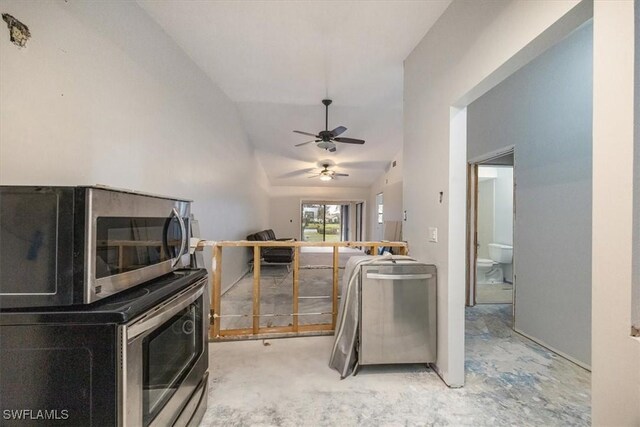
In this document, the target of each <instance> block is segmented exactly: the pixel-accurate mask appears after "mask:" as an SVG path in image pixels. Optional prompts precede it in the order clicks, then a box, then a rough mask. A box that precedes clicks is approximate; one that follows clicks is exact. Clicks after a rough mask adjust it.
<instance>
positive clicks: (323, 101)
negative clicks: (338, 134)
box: [322, 99, 333, 132]
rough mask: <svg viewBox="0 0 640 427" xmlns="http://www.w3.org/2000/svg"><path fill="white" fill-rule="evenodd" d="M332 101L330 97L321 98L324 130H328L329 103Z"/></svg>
mask: <svg viewBox="0 0 640 427" xmlns="http://www.w3.org/2000/svg"><path fill="white" fill-rule="evenodd" d="M332 102H333V101H331V100H330V99H323V100H322V103H323V104H324V109H325V115H324V130H325V131H327V132H328V131H329V105H331V103H332Z"/></svg>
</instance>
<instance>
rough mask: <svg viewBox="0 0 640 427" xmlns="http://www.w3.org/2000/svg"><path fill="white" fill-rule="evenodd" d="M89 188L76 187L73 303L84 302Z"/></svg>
mask: <svg viewBox="0 0 640 427" xmlns="http://www.w3.org/2000/svg"><path fill="white" fill-rule="evenodd" d="M86 194H87V189H86V188H84V187H78V188H76V189H75V194H74V201H73V210H74V215H73V231H74V233H73V283H74V292H73V303H74V304H84V288H85V286H84V285H85V281H84V269H85V265H84V261H85V247H84V240H85V233H86V230H87V224H86V223H85V216H86V200H87V197H86Z"/></svg>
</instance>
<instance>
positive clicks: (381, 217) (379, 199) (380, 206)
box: [376, 193, 384, 224]
mask: <svg viewBox="0 0 640 427" xmlns="http://www.w3.org/2000/svg"><path fill="white" fill-rule="evenodd" d="M376 205H378V224H382V223H383V220H384V215H383V211H384V204H383V201H382V193H378V194H377V195H376Z"/></svg>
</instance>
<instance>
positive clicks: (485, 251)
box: [477, 179, 495, 259]
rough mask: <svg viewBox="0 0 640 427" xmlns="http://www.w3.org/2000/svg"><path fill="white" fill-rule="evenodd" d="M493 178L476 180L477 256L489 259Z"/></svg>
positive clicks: (493, 195)
mask: <svg viewBox="0 0 640 427" xmlns="http://www.w3.org/2000/svg"><path fill="white" fill-rule="evenodd" d="M494 190H495V179H485V180H478V227H477V231H478V245H479V246H478V258H484V259H489V246H488V245H489V243H492V242H493V233H494V229H493V224H494V220H495V215H494V208H495V194H494Z"/></svg>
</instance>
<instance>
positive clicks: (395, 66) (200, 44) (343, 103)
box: [138, 0, 450, 187]
mask: <svg viewBox="0 0 640 427" xmlns="http://www.w3.org/2000/svg"><path fill="white" fill-rule="evenodd" d="M138 3H139V4H140V5H141V7H142V8H143V9H144V10H146V11H147V13H149V15H151V17H152V18H153V19H155V20H156V21H157V22H158V23H159V24H160V26H161V27H162V28H163V29H164V30H165V31H166V32H167V33H168V34H169V35H170V36H171V37H172V38H173V39H174V40H175V41H176V42H177V43H178V45H180V46H181V48H182V49H183V50H184V51H185V52H186V53H187V54H188V55H189V56H190V57H191V58H192V59H193V61H194V62H195V63H196V64H197V65H198V66H199V67H200V68H201V69H202V70H204V72H205V73H207V74H208V75H209V77H210V78H211V79H212V80H213V81H214V82H215V83H216V84H217V85H218V86H219V87H220V88H221V89H222V90H223V91H224V92H225V93H226V94H227V96H228V97H229V98H230V99H231V100H232V101H233V102H235V103H236V105H237V108H238V111H239V113H240V116H241V118H242V121H243V126H244V128H245V130H246V132H247V135H248V137H249V139H250V141H251V143H252V145H253V146H254V147H255V150H256V155H257V156H258V159H259V161H260V163H261V164H262V166H263V167H264V169H265V172H266V174H267V176H268V177H269V181H270V183H271V185H274V186H280V185H292V186H303V185H304V186H309V185H313V186H326V185H328V186H343V187H368V186H370V185H371V184H372V183H373V182H374V181H375V180H376V179H377V178H378V177H379V176H380V175H381V174H382V173H383V172H384V170H385V168H386V167H387V166H388V164H389V161H390V160H391V159H392V158H393V156H395V155H396V154H397V153H398V152H399V151H400V149H401V148H402V92H403V61H404V59H405V58H406V57H407V56H408V55H409V53H410V52H411V51H412V50H413V48H414V47H415V46H416V45H417V44H418V42H419V41H420V40H421V39H422V37H423V36H424V35H425V34H426V33H427V31H428V30H429V28H430V27H431V26H432V25H433V23H434V22H435V21H436V20H437V19H438V18H439V17H440V15H441V14H442V13H443V12H444V10H445V9H446V8H447V6H448V5H449V3H450V0H426V1H410V0H405V1H403V0H395V1H302V0H299V1H255V0H248V1H241V0H240V1H237V0H236V1H221V0H215V1H183V0H164V1H155V0H139V1H138ZM324 98H330V99H332V100H333V104H332V105H331V106H330V107H329V129H333V128H335V127H337V126H340V125H342V126H345V127H347V129H348V130H347V131H346V132H344V133H343V134H342V135H341V136H342V137H347V138H357V139H364V140H365V141H366V143H365V144H364V145H352V144H337V151H336V152H334V153H330V152H328V151H325V150H322V149H320V148H317V147H316V146H315V144H307V145H305V146H302V147H294V145H295V144H298V143H302V142H305V141H308V140H310V139H312V138H308V137H306V136H304V135H299V134H295V133H293V132H292V131H293V130H294V129H295V130H301V131H305V132H310V133H316V134H317V132H319V131H320V130H324V120H325V118H324V106H323V105H322V103H321V101H322V99H324ZM322 163H329V164H331V165H333V169H335V170H336V172H339V173H347V174H349V177H341V178H339V179H335V180H333V181H329V182H322V181H320V180H318V179H317V178H316V179H309V178H308V177H309V173H308V172H319V171H320V169H321V166H320V165H321V164H322Z"/></svg>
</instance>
